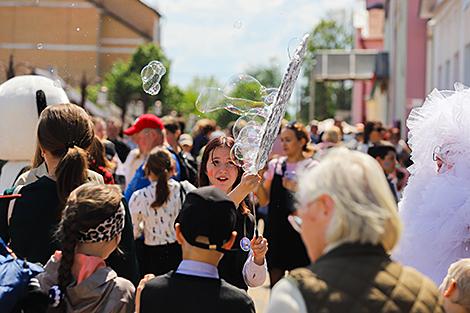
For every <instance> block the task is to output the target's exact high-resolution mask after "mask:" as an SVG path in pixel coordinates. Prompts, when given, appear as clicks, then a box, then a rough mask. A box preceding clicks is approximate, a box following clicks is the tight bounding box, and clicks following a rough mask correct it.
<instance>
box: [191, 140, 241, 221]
mask: <svg viewBox="0 0 470 313" xmlns="http://www.w3.org/2000/svg"><path fill="white" fill-rule="evenodd" d="M234 144H235V140H234V139H233V138H232V137H226V136H220V137H216V138H214V139H212V140H211V141H209V142H208V143H207V145H206V146H205V148H204V153H203V154H202V158H201V165H200V166H199V177H198V183H199V187H204V186H209V185H210V184H211V183H210V181H209V177H208V176H207V163H209V161H212V157H213V155H214V151H215V149H217V148H227V149H229V150H231V149H232V147H233V145H234ZM237 170H238V174H237V179H235V182H234V183H233V185H232V187H231V189H232V190H233V188H235V187H236V186H237V185H238V184H240V181H241V179H242V175H243V169H242V167H241V166H237ZM241 208H242V211H243V213H244V214H247V213H248V212H249V211H250V210H249V208H248V206H247V205H246V203H245V202H242V203H241Z"/></svg>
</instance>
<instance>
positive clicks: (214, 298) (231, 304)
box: [140, 272, 255, 313]
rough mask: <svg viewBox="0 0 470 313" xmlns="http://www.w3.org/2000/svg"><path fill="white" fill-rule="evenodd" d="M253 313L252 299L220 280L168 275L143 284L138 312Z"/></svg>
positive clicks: (174, 274) (171, 273)
mask: <svg viewBox="0 0 470 313" xmlns="http://www.w3.org/2000/svg"><path fill="white" fill-rule="evenodd" d="M157 311H158V312H161V313H166V312H168V313H170V312H171V313H186V312H192V313H199V312H200V313H211V312H214V313H220V312H224V313H254V312H255V307H254V304H253V300H251V298H250V297H249V296H248V295H247V293H246V292H245V291H243V290H240V289H238V288H236V287H234V286H232V285H230V284H228V283H226V282H225V281H224V280H223V279H214V278H206V277H198V276H192V275H183V274H178V273H174V272H170V273H168V274H166V275H163V276H159V277H157V278H154V279H153V280H151V281H150V282H148V283H147V284H146V285H145V288H144V289H143V291H142V295H141V300H140V312H141V313H148V312H157Z"/></svg>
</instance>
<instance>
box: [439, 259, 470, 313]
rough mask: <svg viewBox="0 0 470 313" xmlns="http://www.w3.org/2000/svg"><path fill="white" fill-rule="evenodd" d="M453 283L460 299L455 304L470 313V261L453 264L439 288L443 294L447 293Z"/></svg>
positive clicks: (462, 260)
mask: <svg viewBox="0 0 470 313" xmlns="http://www.w3.org/2000/svg"><path fill="white" fill-rule="evenodd" d="M452 281H454V282H455V284H456V285H457V290H458V298H457V300H455V301H453V302H454V303H456V304H459V305H461V306H463V307H464V308H465V309H466V310H467V311H470V259H461V260H459V261H457V262H455V263H452V264H451V266H450V267H449V270H448V271H447V276H446V277H445V278H444V280H443V281H442V284H441V286H440V288H439V289H440V290H441V292H443V291H445V290H446V289H447V288H448V287H449V285H450V283H451V282H452Z"/></svg>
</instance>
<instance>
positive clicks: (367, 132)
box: [364, 121, 381, 144]
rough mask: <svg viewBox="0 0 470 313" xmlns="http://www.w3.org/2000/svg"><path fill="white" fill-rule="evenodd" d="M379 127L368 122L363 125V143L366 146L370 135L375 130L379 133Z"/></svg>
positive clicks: (374, 123) (375, 123)
mask: <svg viewBox="0 0 470 313" xmlns="http://www.w3.org/2000/svg"><path fill="white" fill-rule="evenodd" d="M380 127H381V125H380V123H379V122H373V121H368V122H366V125H364V143H365V144H368V143H369V140H370V134H371V133H372V132H373V131H374V130H376V131H380V129H379V128H380Z"/></svg>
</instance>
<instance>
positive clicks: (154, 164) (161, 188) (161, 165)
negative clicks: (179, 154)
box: [144, 147, 172, 209]
mask: <svg viewBox="0 0 470 313" xmlns="http://www.w3.org/2000/svg"><path fill="white" fill-rule="evenodd" d="M171 160H172V157H171V154H170V152H169V151H168V150H167V149H166V148H162V147H156V148H154V149H152V151H151V152H150V154H149V156H148V159H147V162H146V163H145V167H144V170H145V173H146V174H147V175H148V174H149V173H153V174H154V175H156V176H157V185H156V186H155V201H154V202H153V203H152V208H154V209H158V208H159V207H161V206H162V205H163V204H164V203H165V202H166V201H167V200H168V198H169V197H170V186H168V179H170V171H171Z"/></svg>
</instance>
